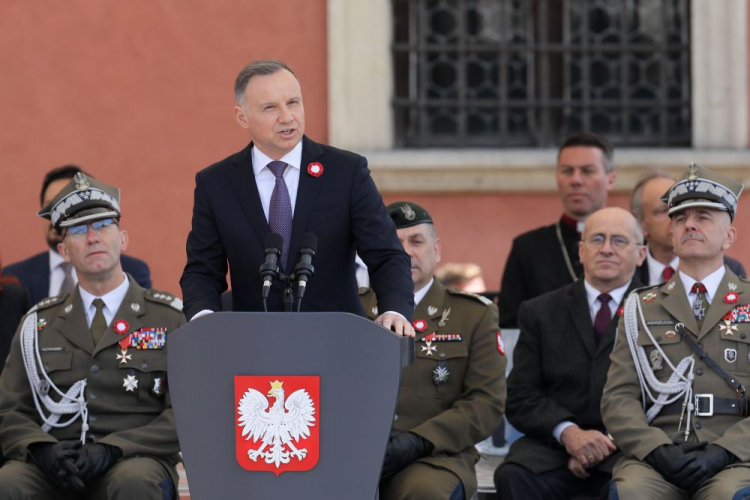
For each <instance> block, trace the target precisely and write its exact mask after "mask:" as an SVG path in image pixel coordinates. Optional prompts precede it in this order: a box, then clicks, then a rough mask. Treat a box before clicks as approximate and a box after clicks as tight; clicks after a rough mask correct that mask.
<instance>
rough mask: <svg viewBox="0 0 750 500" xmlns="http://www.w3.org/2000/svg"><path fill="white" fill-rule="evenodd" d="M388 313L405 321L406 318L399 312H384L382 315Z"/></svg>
mask: <svg viewBox="0 0 750 500" xmlns="http://www.w3.org/2000/svg"><path fill="white" fill-rule="evenodd" d="M388 313H391V314H395V315H396V316H401V319H403V320H404V321H406V316H404V315H403V314H401V313H399V312H396V311H386V312H384V313H383V314H388ZM383 314H381V315H380V316H382V315H383Z"/></svg>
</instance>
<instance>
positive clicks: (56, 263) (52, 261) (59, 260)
mask: <svg viewBox="0 0 750 500" xmlns="http://www.w3.org/2000/svg"><path fill="white" fill-rule="evenodd" d="M62 264H65V258H64V257H63V256H62V255H60V254H59V253H57V252H55V251H54V250H52V249H51V248H50V249H49V268H50V270H55V269H57V268H58V267H60V266H61V265H62Z"/></svg>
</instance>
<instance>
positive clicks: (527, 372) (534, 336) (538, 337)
mask: <svg viewBox="0 0 750 500" xmlns="http://www.w3.org/2000/svg"><path fill="white" fill-rule="evenodd" d="M518 327H519V329H520V330H521V331H520V334H519V336H518V343H517V344H516V347H515V349H514V351H513V371H512V372H511V374H510V379H509V381H508V411H507V417H508V421H509V422H510V423H511V424H513V426H514V427H515V428H517V429H518V430H519V431H521V432H523V433H524V434H526V435H528V436H529V437H531V438H534V439H536V440H539V441H541V442H542V443H545V444H547V445H549V446H559V443H558V442H557V441H556V440H555V438H554V436H553V435H552V433H553V431H554V429H555V426H556V425H557V424H559V423H560V422H563V421H570V422H573V423H578V419H577V418H576V416H575V414H574V413H573V412H571V411H570V410H568V409H567V408H565V407H563V406H561V405H560V404H559V403H558V402H557V401H556V400H555V399H553V398H551V397H549V396H548V395H547V393H546V390H545V383H544V374H543V372H542V369H543V368H542V363H543V360H542V350H543V349H544V348H545V346H544V345H542V344H543V342H542V332H541V330H542V325H540V322H539V313H538V311H537V310H534V309H532V308H531V307H529V305H528V303H526V304H523V305H522V306H521V309H520V311H519V313H518Z"/></svg>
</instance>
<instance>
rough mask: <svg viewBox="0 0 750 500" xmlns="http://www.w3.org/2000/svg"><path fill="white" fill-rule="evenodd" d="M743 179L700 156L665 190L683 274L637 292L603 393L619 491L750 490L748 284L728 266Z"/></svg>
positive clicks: (745, 494) (724, 494) (654, 494)
mask: <svg viewBox="0 0 750 500" xmlns="http://www.w3.org/2000/svg"><path fill="white" fill-rule="evenodd" d="M742 188H743V186H742V184H740V183H738V182H736V181H734V180H732V179H729V178H727V177H726V176H724V175H721V174H719V173H718V172H714V171H711V170H709V169H707V168H703V167H701V166H699V165H696V164H692V165H690V167H689V168H688V170H687V172H686V174H685V176H684V177H683V178H682V179H681V180H680V181H679V182H677V183H676V184H674V185H673V186H672V187H670V188H669V190H668V191H667V192H666V193H665V194H664V195H663V197H662V199H663V200H664V202H666V204H667V206H668V214H669V217H670V219H671V222H670V232H671V237H672V246H673V247H674V251H675V253H676V254H677V256H678V257H679V258H680V261H679V267H678V270H677V271H678V272H677V273H675V274H674V276H672V277H671V278H670V279H669V280H667V281H666V282H665V283H663V284H660V285H657V286H652V287H648V288H644V289H641V290H638V291H637V292H634V293H632V294H630V296H629V297H628V299H627V302H626V304H625V308H624V314H623V316H622V319H621V321H620V325H619V328H618V339H617V344H616V347H615V349H614V352H613V353H612V365H611V367H610V370H609V375H608V380H607V385H606V386H605V389H604V396H603V398H602V415H603V418H604V423H605V424H606V426H607V429H608V430H609V432H610V433H611V435H612V436H613V438H614V442H615V444H616V445H617V446H618V447H619V448H620V449H621V450H622V452H623V455H624V458H623V460H622V461H621V462H619V463H618V465H617V466H616V467H615V469H614V472H613V481H612V487H611V490H610V498H613V499H618V498H619V499H642V498H659V499H667V500H669V499H678V498H679V499H684V498H693V499H714V498H736V499H739V498H750V418H748V416H750V399H748V397H747V393H746V388H748V387H750V348H749V347H750V285H749V284H748V280H747V279H746V278H743V277H738V276H736V275H735V274H734V273H733V272H732V271H731V269H729V268H728V267H727V266H726V265H725V263H724V259H723V257H724V252H725V251H726V250H727V249H729V248H730V247H731V246H732V244H733V243H734V242H735V241H736V238H737V231H736V229H735V228H734V226H733V225H732V221H733V220H734V216H735V214H736V212H737V203H738V200H739V196H740V193H741V192H742Z"/></svg>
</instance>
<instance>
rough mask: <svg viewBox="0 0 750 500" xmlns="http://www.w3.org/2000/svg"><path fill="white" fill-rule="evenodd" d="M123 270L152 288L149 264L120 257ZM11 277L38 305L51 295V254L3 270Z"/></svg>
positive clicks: (45, 253)
mask: <svg viewBox="0 0 750 500" xmlns="http://www.w3.org/2000/svg"><path fill="white" fill-rule="evenodd" d="M120 262H121V263H122V270H123V271H125V272H126V273H128V274H130V275H131V276H133V279H135V281H137V282H138V284H139V285H141V286H142V287H143V288H151V272H150V271H149V269H148V264H146V263H145V262H143V261H142V260H140V259H136V258H135V257H128V256H127V255H120ZM3 272H4V273H5V274H7V275H9V276H15V277H16V278H18V281H20V282H21V285H23V287H24V288H25V289H26V291H27V292H28V293H29V300H30V301H31V304H32V305H33V304H36V303H38V302H39V301H40V300H42V299H44V298H45V297H47V296H48V295H49V272H50V269H49V254H48V253H47V252H42V253H39V254H36V255H34V256H33V257H29V258H28V259H26V260H22V261H20V262H16V263H14V264H11V265H9V266H6V267H4V268H3Z"/></svg>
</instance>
